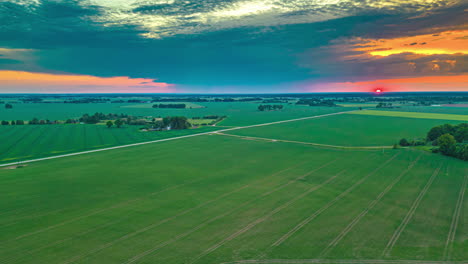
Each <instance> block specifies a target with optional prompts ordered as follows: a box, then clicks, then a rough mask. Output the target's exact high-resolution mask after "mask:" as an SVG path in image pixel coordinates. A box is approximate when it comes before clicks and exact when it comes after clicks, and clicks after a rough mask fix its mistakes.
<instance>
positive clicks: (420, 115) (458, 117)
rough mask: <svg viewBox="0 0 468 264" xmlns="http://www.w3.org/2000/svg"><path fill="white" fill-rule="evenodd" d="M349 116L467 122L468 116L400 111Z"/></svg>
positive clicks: (355, 113) (372, 111)
mask: <svg viewBox="0 0 468 264" xmlns="http://www.w3.org/2000/svg"><path fill="white" fill-rule="evenodd" d="M349 114H353V115H372V116H394V117H407V118H423V119H440V120H455V121H465V122H468V115H456V114H442V113H418V112H400V111H378V110H363V111H354V112H350V113H349Z"/></svg>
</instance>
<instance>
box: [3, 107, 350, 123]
mask: <svg viewBox="0 0 468 264" xmlns="http://www.w3.org/2000/svg"><path fill="white" fill-rule="evenodd" d="M197 105H200V106H205V108H192V109H190V108H186V109H171V108H164V109H161V108H150V107H147V106H148V104H128V103H127V104H113V103H100V104H91V105H90V104H64V103H56V104H43V103H31V104H14V105H13V109H5V108H4V107H0V120H9V121H10V120H18V119H21V120H31V119H33V118H34V117H36V118H39V119H49V120H57V119H58V120H65V119H68V118H78V117H80V116H82V115H83V114H93V113H95V112H102V113H104V114H110V113H112V114H128V115H134V116H153V117H165V116H186V117H203V116H207V115H218V116H227V117H228V118H227V119H226V120H224V121H223V122H222V124H223V125H226V126H245V125H252V124H258V123H267V122H272V121H278V120H286V119H293V118H298V117H305V116H312V115H320V114H327V113H334V112H341V111H346V110H353V108H352V107H348V108H346V109H344V108H343V107H309V106H303V105H289V104H285V107H284V108H283V109H282V110H281V111H265V112H261V111H258V109H257V108H258V105H259V104H257V103H249V102H234V103H197Z"/></svg>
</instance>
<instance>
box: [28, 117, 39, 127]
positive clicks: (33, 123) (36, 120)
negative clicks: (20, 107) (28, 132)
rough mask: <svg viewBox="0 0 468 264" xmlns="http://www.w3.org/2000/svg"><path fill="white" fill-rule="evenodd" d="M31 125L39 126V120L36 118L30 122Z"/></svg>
mask: <svg viewBox="0 0 468 264" xmlns="http://www.w3.org/2000/svg"><path fill="white" fill-rule="evenodd" d="M29 124H30V125H38V124H39V119H37V118H36V117H34V118H33V119H32V120H31V121H29Z"/></svg>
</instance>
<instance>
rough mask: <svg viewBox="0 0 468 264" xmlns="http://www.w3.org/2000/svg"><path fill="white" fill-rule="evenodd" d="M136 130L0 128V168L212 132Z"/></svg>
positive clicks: (70, 125)
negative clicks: (37, 159)
mask: <svg viewBox="0 0 468 264" xmlns="http://www.w3.org/2000/svg"><path fill="white" fill-rule="evenodd" d="M138 128H139V126H123V127H122V128H116V127H113V128H107V127H106V126H104V125H72V124H68V125H23V126H0V142H2V144H0V164H1V163H9V162H14V161H21V160H26V159H33V158H40V157H46V156H55V155H61V154H66V153H71V152H78V151H85V150H92V149H100V148H106V147H112V146H118V145H125V144H131V143H137V142H144V141H151V140H158V139H163V138H170V137H176V136H182V135H188V134H193V133H202V132H207V131H212V130H215V129H216V128H214V127H202V128H197V129H188V130H179V131H157V132H156V131H154V132H141V131H139V129H138Z"/></svg>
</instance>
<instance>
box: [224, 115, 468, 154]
mask: <svg viewBox="0 0 468 264" xmlns="http://www.w3.org/2000/svg"><path fill="white" fill-rule="evenodd" d="M356 112H359V111H356ZM375 112H377V111H375ZM352 113H355V112H352ZM460 122H461V121H453V120H435V119H414V118H405V117H391V116H371V115H354V114H343V115H335V116H329V117H325V118H317V119H310V120H302V121H297V122H291V123H282V124H275V125H271V126H264V127H253V128H247V129H241V130H234V131H229V132H226V133H229V134H234V135H239V136H246V137H262V138H271V139H280V140H294V141H302V142H311V143H319V144H329V145H338V146H391V145H393V144H394V143H398V141H399V140H400V139H401V138H404V137H405V138H408V139H413V138H425V136H426V133H427V131H429V129H431V128H432V127H434V126H437V125H440V124H445V123H452V124H457V123H460Z"/></svg>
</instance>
